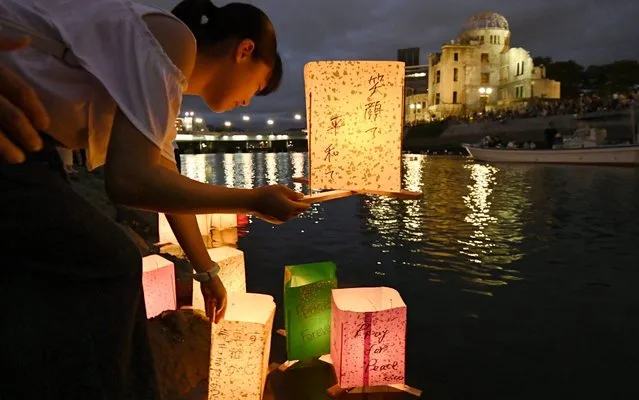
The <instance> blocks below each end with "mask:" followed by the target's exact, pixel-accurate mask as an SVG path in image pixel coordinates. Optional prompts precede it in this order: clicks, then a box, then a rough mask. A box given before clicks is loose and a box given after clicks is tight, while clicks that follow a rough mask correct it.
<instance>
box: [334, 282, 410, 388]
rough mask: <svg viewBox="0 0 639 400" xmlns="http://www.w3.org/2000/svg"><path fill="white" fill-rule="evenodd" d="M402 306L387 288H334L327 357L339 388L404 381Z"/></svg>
mask: <svg viewBox="0 0 639 400" xmlns="http://www.w3.org/2000/svg"><path fill="white" fill-rule="evenodd" d="M405 356H406V305H405V304H404V301H403V300H402V298H401V296H400V295H399V293H398V292H397V291H396V290H395V289H391V288H387V287H374V288H353V289H335V290H333V292H332V323H331V359H332V360H333V365H334V368H335V374H336V376H337V383H338V385H339V386H340V387H342V388H356V387H370V386H387V385H395V384H404V380H405V378H404V373H405Z"/></svg>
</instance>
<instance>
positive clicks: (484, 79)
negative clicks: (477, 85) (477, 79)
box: [481, 72, 490, 84]
mask: <svg viewBox="0 0 639 400" xmlns="http://www.w3.org/2000/svg"><path fill="white" fill-rule="evenodd" d="M481 83H482V84H487V83H490V72H482V73H481Z"/></svg>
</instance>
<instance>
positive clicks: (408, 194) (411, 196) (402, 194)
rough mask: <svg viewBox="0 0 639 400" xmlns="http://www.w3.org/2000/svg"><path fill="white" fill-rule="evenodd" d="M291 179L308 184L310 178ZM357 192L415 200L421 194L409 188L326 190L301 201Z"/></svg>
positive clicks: (329, 198)
mask: <svg viewBox="0 0 639 400" xmlns="http://www.w3.org/2000/svg"><path fill="white" fill-rule="evenodd" d="M292 181H293V182H294V183H301V184H304V185H310V180H309V179H308V178H303V177H296V178H292ZM358 194H374V195H378V196H389V197H393V198H396V199H401V200H415V199H419V198H420V197H422V195H423V193H422V192H411V191H409V190H400V191H399V192H386V191H381V190H328V191H324V192H319V193H314V194H310V195H307V196H304V199H303V200H302V201H305V202H308V203H320V202H322V201H327V200H335V199H341V198H343V197H349V196H354V195H358Z"/></svg>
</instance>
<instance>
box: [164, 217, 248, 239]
mask: <svg viewBox="0 0 639 400" xmlns="http://www.w3.org/2000/svg"><path fill="white" fill-rule="evenodd" d="M196 218H197V224H198V227H199V228H200V234H201V235H202V236H211V230H214V231H221V232H224V231H225V230H227V229H231V228H236V227H237V225H238V224H237V215H236V214H199V215H196ZM158 233H159V243H175V244H177V238H176V237H175V234H174V233H173V230H172V229H171V225H170V224H169V221H168V220H167V219H166V215H164V214H162V213H159V214H158ZM230 235H231V236H230V237H231V239H228V238H226V239H225V240H226V242H228V243H229V244H230V243H232V236H233V233H232V231H231V232H230ZM236 236H237V234H236Z"/></svg>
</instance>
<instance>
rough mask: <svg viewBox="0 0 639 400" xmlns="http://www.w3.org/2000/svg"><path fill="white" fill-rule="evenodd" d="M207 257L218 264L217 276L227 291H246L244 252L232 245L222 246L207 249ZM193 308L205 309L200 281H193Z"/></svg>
mask: <svg viewBox="0 0 639 400" xmlns="http://www.w3.org/2000/svg"><path fill="white" fill-rule="evenodd" d="M208 253H209V257H211V260H213V261H215V262H216V263H218V264H219V265H220V272H219V274H218V276H219V277H220V279H221V280H222V283H224V287H225V288H226V291H227V292H228V293H235V292H237V293H246V272H245V269H244V252H242V251H241V250H238V249H236V248H234V247H229V246H224V247H217V248H214V249H209V250H208ZM192 301H193V302H192V303H191V304H192V306H193V308H196V309H199V310H205V307H204V297H203V296H202V289H201V283H200V282H198V281H195V280H194V281H193V298H192Z"/></svg>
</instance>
